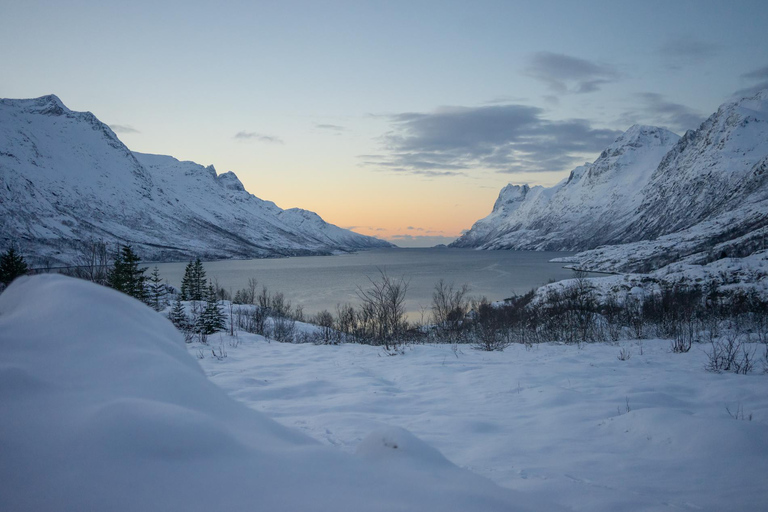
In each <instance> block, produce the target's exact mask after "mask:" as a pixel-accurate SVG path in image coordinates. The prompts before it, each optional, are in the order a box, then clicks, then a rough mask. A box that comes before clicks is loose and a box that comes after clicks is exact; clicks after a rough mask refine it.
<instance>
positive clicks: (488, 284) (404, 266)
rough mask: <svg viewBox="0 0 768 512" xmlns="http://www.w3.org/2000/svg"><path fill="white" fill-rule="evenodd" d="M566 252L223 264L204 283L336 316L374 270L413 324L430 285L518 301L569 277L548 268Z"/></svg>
mask: <svg viewBox="0 0 768 512" xmlns="http://www.w3.org/2000/svg"><path fill="white" fill-rule="evenodd" d="M570 254H572V253H565V252H535V251H475V250H472V249H379V250H375V251H365V252H359V253H356V254H343V255H339V256H308V257H297V258H278V259H261V260H222V261H211V262H206V263H205V270H206V273H207V276H208V278H210V279H214V278H215V279H216V280H218V283H219V285H220V286H222V287H223V288H225V289H227V290H231V291H232V293H234V292H236V291H237V290H239V289H240V288H245V287H246V285H247V283H248V278H251V277H252V278H255V279H257V280H258V282H259V289H261V287H262V286H266V287H267V288H268V289H269V290H270V291H272V292H282V293H283V294H285V297H286V299H288V300H290V301H291V302H292V303H293V304H294V305H296V304H300V305H302V306H303V307H304V312H305V313H308V314H314V313H317V312H318V311H321V310H323V309H328V310H329V311H331V312H334V311H335V308H336V304H339V303H345V302H348V303H352V304H358V303H359V299H358V297H357V289H358V287H366V286H367V285H368V284H369V281H368V279H369V278H371V279H376V277H377V276H378V274H379V270H381V271H384V272H386V273H387V274H388V275H390V276H392V277H396V278H399V277H403V278H405V280H406V281H408V283H409V284H408V294H407V297H406V298H407V301H406V308H407V309H408V312H409V314H410V316H411V318H412V319H416V318H417V317H418V316H419V314H418V312H419V310H420V308H421V307H422V306H423V307H424V308H429V307H430V304H431V302H432V290H433V289H434V286H435V283H437V282H438V281H439V280H440V279H444V280H445V282H446V283H451V282H452V283H455V284H456V285H457V286H460V285H462V284H464V283H466V284H468V285H469V286H470V294H471V295H473V296H477V297H480V296H486V297H488V299H490V300H501V299H504V298H506V297H509V296H511V295H514V294H522V293H525V292H527V291H528V290H530V289H531V288H534V287H537V286H541V285H543V284H546V283H547V282H549V281H550V280H560V279H568V278H571V277H573V275H574V273H573V271H571V270H568V269H564V268H562V264H561V263H549V260H550V259H552V258H556V257H561V256H568V255H570ZM157 266H158V268H159V269H160V275H161V276H162V277H163V278H164V279H167V280H168V281H169V282H170V283H171V284H172V285H173V286H176V287H179V286H180V285H181V278H182V276H183V275H184V267H186V263H159V264H158V265H157Z"/></svg>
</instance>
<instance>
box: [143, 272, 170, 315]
mask: <svg viewBox="0 0 768 512" xmlns="http://www.w3.org/2000/svg"><path fill="white" fill-rule="evenodd" d="M165 297H166V289H165V284H163V280H162V278H161V277H160V269H159V268H157V267H155V268H153V269H152V273H151V274H150V275H149V277H148V278H147V300H148V303H149V305H150V306H152V308H153V309H154V310H155V311H162V310H163V309H165V304H166V301H165Z"/></svg>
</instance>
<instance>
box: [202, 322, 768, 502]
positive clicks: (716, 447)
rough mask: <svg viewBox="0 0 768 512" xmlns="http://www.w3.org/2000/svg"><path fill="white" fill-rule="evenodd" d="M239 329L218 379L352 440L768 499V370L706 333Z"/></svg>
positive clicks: (525, 475) (646, 489) (542, 481)
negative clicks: (702, 336)
mask: <svg viewBox="0 0 768 512" xmlns="http://www.w3.org/2000/svg"><path fill="white" fill-rule="evenodd" d="M217 336H218V335H217ZM229 340H230V338H229V337H228V336H226V335H221V338H220V341H219V340H217V339H216V337H214V338H213V340H212V341H211V343H213V344H214V345H216V344H217V343H224V345H225V346H227V344H228V343H229ZM239 342H240V344H239V346H237V347H231V348H228V357H227V358H226V359H224V360H222V361H219V360H216V359H214V358H212V357H206V358H205V359H203V360H200V361H199V362H200V364H201V365H202V367H203V369H204V370H205V372H206V374H207V375H208V376H209V377H210V378H211V380H212V381H213V382H215V383H216V384H218V385H219V386H221V387H222V388H223V389H225V390H226V391H227V392H228V393H229V394H230V395H231V396H232V397H234V398H236V399H237V400H239V401H241V402H243V403H245V404H247V405H248V406H250V407H251V408H252V409H255V410H258V411H261V412H263V413H265V414H267V415H268V416H270V417H271V418H274V419H276V420H277V421H279V422H280V423H282V424H283V425H286V426H289V427H292V428H296V429H299V430H301V431H302V432H304V433H306V434H307V435H309V436H311V437H313V438H315V439H317V440H318V441H320V442H322V443H323V444H326V445H329V446H332V447H336V448H337V449H339V450H341V451H344V452H348V453H357V454H358V455H361V454H363V453H369V452H374V453H380V454H381V455H382V457H386V456H387V455H386V454H389V455H390V456H391V455H392V453H393V452H391V451H388V450H387V449H386V447H387V446H391V445H392V444H395V443H397V444H399V445H400V444H402V445H403V446H405V445H406V443H409V442H410V437H406V436H399V437H398V435H397V432H399V430H398V429H401V428H404V429H407V431H408V432H410V433H412V434H413V435H415V436H417V437H418V438H419V439H423V440H424V441H425V442H426V443H428V445H430V446H431V447H434V448H428V447H426V446H425V447H423V453H422V455H420V458H421V460H422V461H427V460H428V461H430V462H429V463H428V464H434V465H435V466H439V464H440V463H441V461H442V460H443V459H442V456H445V457H446V458H447V459H448V460H450V461H452V462H453V463H455V464H458V465H459V466H461V467H463V468H466V469H469V470H471V471H473V472H475V473H478V474H480V475H482V476H485V477H487V478H489V479H491V480H493V481H494V482H496V483H497V484H499V485H501V486H503V487H506V488H508V489H511V490H514V491H518V492H522V493H525V494H531V495H535V496H542V497H543V496H546V497H547V498H549V499H550V500H552V501H555V502H556V503H557V504H559V505H562V506H564V507H566V508H568V509H570V510H581V511H624V510H626V511H677V510H681V509H682V510H709V511H713V512H714V511H722V510H740V511H758V510H764V506H765V503H766V500H768V487H766V486H765V479H766V477H768V459H766V457H765V454H766V453H768V395H766V393H765V389H766V387H765V386H766V379H767V378H768V376H766V375H763V374H760V373H759V372H760V371H761V369H758V373H755V374H751V375H748V376H743V375H734V374H713V373H708V372H706V371H705V370H704V366H705V363H706V360H707V356H706V353H705V351H706V349H707V346H706V345H697V346H695V347H694V348H693V350H691V351H690V352H689V353H686V354H673V353H671V352H670V346H671V345H670V341H668V340H643V341H640V342H630V341H624V342H622V343H621V344H620V345H610V344H586V345H583V346H582V348H581V349H580V348H578V347H576V346H568V345H557V344H542V345H538V346H534V347H533V348H532V349H530V350H526V348H525V347H524V346H519V345H513V346H510V347H509V348H507V349H506V350H505V351H504V352H492V353H488V352H481V351H477V350H473V349H471V348H469V347H460V348H459V349H458V351H456V352H454V351H453V349H452V348H451V346H448V345H442V346H424V345H418V346H413V347H410V348H409V349H407V350H406V351H405V354H404V355H402V356H387V355H385V354H384V353H383V351H382V350H381V349H378V348H376V347H369V346H360V345H342V346H314V345H291V344H280V343H276V342H272V343H268V342H267V341H265V340H264V339H263V338H261V337H259V336H256V335H249V334H246V333H239ZM622 348H623V349H626V350H628V351H630V352H631V357H630V359H629V360H626V361H620V360H619V359H618V357H617V356H618V355H619V352H620V350H621V349H622ZM197 349H198V346H197V345H195V344H193V345H190V346H189V350H190V352H191V353H196V352H197ZM757 349H758V350H759V351H760V354H762V351H763V350H765V347H763V346H762V345H760V346H758V347H757ZM726 408H728V409H730V411H731V413H733V414H737V410H741V411H742V413H743V414H744V419H743V420H741V419H734V418H733V417H732V416H731V415H730V414H729V412H728V410H727V409H726ZM750 417H751V420H750V419H749V418H750ZM371 431H376V432H379V433H378V434H377V435H376V436H374V437H373V438H371V437H369V432H371ZM409 436H410V434H409ZM434 449H437V451H434ZM419 451H420V452H421V451H422V447H421V445H420V447H419ZM440 454H442V456H441V455H440ZM423 463H424V464H427V462H423ZM470 509H471V510H482V507H479V506H474V507H471V508H470Z"/></svg>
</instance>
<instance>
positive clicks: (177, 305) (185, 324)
mask: <svg viewBox="0 0 768 512" xmlns="http://www.w3.org/2000/svg"><path fill="white" fill-rule="evenodd" d="M168 320H170V321H171V323H172V324H173V325H175V326H176V328H177V329H178V330H180V331H182V332H183V331H187V330H189V319H188V318H187V313H186V311H184V304H182V303H181V301H180V300H178V299H177V300H176V301H174V303H173V308H171V311H169V312H168Z"/></svg>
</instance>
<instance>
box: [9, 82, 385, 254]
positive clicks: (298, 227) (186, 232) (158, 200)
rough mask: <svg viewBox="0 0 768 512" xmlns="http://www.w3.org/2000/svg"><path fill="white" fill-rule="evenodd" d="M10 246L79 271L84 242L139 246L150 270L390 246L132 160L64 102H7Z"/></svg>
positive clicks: (230, 178) (212, 175)
mask: <svg viewBox="0 0 768 512" xmlns="http://www.w3.org/2000/svg"><path fill="white" fill-rule="evenodd" d="M0 226H1V227H2V239H0V244H6V243H9V242H10V241H15V242H17V243H19V244H20V245H21V248H22V250H23V252H24V253H25V256H27V257H28V258H29V259H30V260H31V261H33V262H35V263H37V264H40V263H50V264H57V263H65V264H66V263H71V262H72V261H73V260H74V258H75V257H76V253H77V246H78V244H80V243H82V241H84V240H99V239H101V240H104V241H105V242H107V243H111V244H114V243H130V244H132V245H133V247H134V249H136V250H137V251H138V252H139V254H141V255H142V257H143V258H145V259H152V260H173V259H187V258H189V257H191V256H194V255H199V256H201V257H203V258H209V259H213V258H247V257H268V256H282V255H297V254H330V253H334V252H340V251H351V250H358V249H367V248H375V247H389V246H390V245H391V244H389V243H388V242H385V241H382V240H379V239H376V238H372V237H367V236H363V235H359V234H356V233H353V232H351V231H348V230H345V229H341V228H339V227H337V226H334V225H331V224H328V223H326V222H325V221H323V220H322V219H321V218H320V217H319V216H318V215H317V214H315V213H312V212H308V211H306V210H300V209H292V210H283V209H281V208H279V207H278V206H276V205H275V204H274V203H272V202H269V201H263V200H261V199H259V198H258V197H256V196H254V195H252V194H250V193H248V192H247V191H246V190H245V188H244V187H243V185H242V183H241V182H240V180H238V179H237V176H235V175H234V174H233V173H231V172H226V173H222V174H217V172H216V170H215V169H214V168H213V166H208V167H204V166H202V165H198V164H196V163H194V162H181V161H179V160H176V159H175V158H172V157H170V156H159V155H145V154H141V153H134V152H131V151H130V150H129V149H128V148H127V147H126V146H125V145H124V144H123V143H122V142H121V141H120V140H119V139H118V138H117V136H116V135H115V134H114V132H112V130H111V129H110V128H109V127H108V126H107V125H105V124H104V123H102V122H100V121H99V120H98V119H97V118H96V117H95V116H94V115H93V114H91V113H90V112H73V111H71V110H69V109H68V108H66V107H65V106H64V105H63V103H62V102H61V101H60V100H59V99H58V98H57V97H56V96H53V95H51V96H44V97H41V98H36V99H30V100H9V99H3V100H0Z"/></svg>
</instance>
